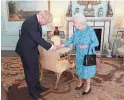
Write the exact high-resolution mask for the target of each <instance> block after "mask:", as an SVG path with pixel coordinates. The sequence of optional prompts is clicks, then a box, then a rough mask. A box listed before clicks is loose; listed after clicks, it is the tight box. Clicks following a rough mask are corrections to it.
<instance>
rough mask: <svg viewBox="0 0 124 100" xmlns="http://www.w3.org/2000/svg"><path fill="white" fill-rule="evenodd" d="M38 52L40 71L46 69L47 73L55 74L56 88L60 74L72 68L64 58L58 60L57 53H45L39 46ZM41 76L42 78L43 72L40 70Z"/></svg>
mask: <svg viewBox="0 0 124 100" xmlns="http://www.w3.org/2000/svg"><path fill="white" fill-rule="evenodd" d="M38 50H39V53H40V57H39V62H40V65H41V69H47V70H49V71H53V72H55V74H56V76H57V80H56V84H55V88H57V84H58V82H59V79H60V76H61V75H62V73H63V72H64V71H66V70H68V69H70V68H72V67H73V66H72V65H71V64H70V63H69V62H68V60H66V59H65V58H66V57H63V58H60V55H59V52H57V51H51V50H49V51H47V50H45V49H44V48H43V47H41V46H38ZM41 74H42V75H41V77H42V76H43V70H41ZM72 74H73V73H72Z"/></svg>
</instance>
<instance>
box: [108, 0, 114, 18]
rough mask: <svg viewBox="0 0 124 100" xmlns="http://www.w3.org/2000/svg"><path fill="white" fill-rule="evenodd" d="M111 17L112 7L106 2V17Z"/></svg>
mask: <svg viewBox="0 0 124 100" xmlns="http://www.w3.org/2000/svg"><path fill="white" fill-rule="evenodd" d="M112 16H113V11H112V7H111V4H110V1H108V10H107V17H112Z"/></svg>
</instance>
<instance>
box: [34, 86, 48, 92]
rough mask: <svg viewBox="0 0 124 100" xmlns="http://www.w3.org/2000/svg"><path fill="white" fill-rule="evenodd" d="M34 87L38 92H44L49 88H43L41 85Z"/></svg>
mask: <svg viewBox="0 0 124 100" xmlns="http://www.w3.org/2000/svg"><path fill="white" fill-rule="evenodd" d="M36 89H37V90H38V91H39V92H46V91H48V90H49V88H45V87H43V86H40V87H36Z"/></svg>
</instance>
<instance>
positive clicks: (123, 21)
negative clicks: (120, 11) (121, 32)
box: [121, 17, 124, 28]
mask: <svg viewBox="0 0 124 100" xmlns="http://www.w3.org/2000/svg"><path fill="white" fill-rule="evenodd" d="M121 28H124V17H123V20H122V24H121Z"/></svg>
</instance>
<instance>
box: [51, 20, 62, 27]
mask: <svg viewBox="0 0 124 100" xmlns="http://www.w3.org/2000/svg"><path fill="white" fill-rule="evenodd" d="M52 26H54V27H62V20H61V19H60V18H53V21H52Z"/></svg>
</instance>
